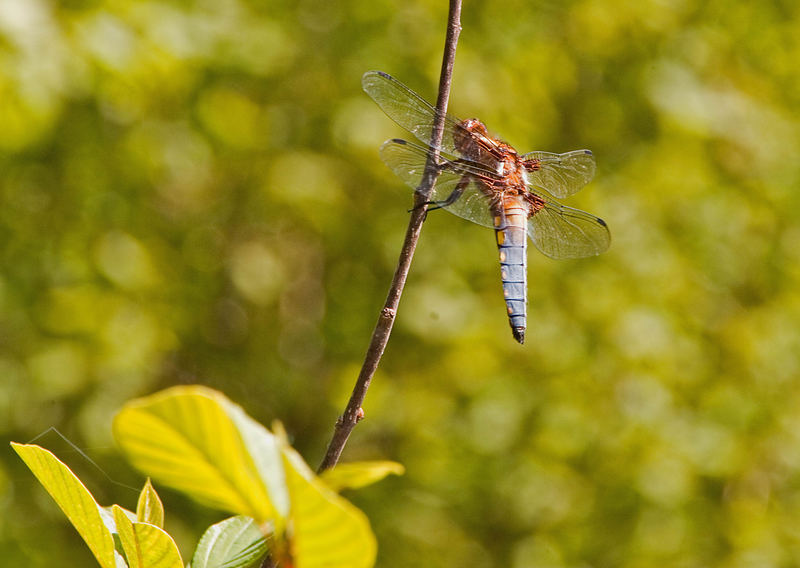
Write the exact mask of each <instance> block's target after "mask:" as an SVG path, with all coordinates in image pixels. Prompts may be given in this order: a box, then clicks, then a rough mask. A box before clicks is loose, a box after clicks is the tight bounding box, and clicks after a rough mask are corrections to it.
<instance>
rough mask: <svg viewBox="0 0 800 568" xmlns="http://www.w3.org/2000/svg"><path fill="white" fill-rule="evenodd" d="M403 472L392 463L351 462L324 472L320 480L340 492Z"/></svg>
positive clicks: (397, 465) (399, 465)
mask: <svg viewBox="0 0 800 568" xmlns="http://www.w3.org/2000/svg"><path fill="white" fill-rule="evenodd" d="M405 471H406V470H405V468H404V467H403V466H402V464H399V463H397V462H393V461H368V462H351V463H342V464H339V465H337V466H336V467H334V468H332V469H329V470H326V471H324V472H323V473H322V475H320V479H322V481H324V482H325V484H326V485H327V486H328V487H330V488H331V489H333V490H334V491H341V490H342V489H358V488H359V487H364V486H366V485H370V484H372V483H375V482H377V481H380V480H381V479H383V478H384V477H386V476H387V475H391V474H394V475H403V473H405Z"/></svg>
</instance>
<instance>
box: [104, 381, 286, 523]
mask: <svg viewBox="0 0 800 568" xmlns="http://www.w3.org/2000/svg"><path fill="white" fill-rule="evenodd" d="M228 405H232V403H230V401H228V400H227V399H226V398H225V397H224V396H222V395H221V394H220V393H218V392H216V391H214V390H211V389H208V388H204V387H200V386H188V387H186V386H181V387H174V388H171V389H167V390H165V391H162V392H160V393H157V394H155V395H152V396H149V397H145V398H141V399H137V400H134V401H132V402H130V403H128V404H126V405H125V406H124V407H123V408H122V410H121V411H120V412H119V413H118V414H117V416H116V417H115V418H114V423H113V432H114V437H115V438H116V440H117V443H118V444H119V445H120V447H121V448H122V450H123V451H124V452H125V454H126V455H127V456H128V458H129V459H130V461H131V462H132V463H133V465H134V466H136V467H137V468H138V469H140V470H141V471H143V472H145V473H147V474H148V475H150V476H151V477H153V478H154V479H157V480H159V481H160V482H161V483H163V484H165V485H168V486H170V487H173V488H175V489H178V490H179V491H183V492H185V493H187V494H188V495H190V496H191V497H193V498H195V499H196V500H198V501H200V502H203V503H205V504H207V505H210V506H212V507H215V508H219V509H222V510H226V511H231V512H234V513H239V514H242V515H245V516H248V517H252V518H254V519H256V520H257V521H259V522H262V521H265V520H267V519H271V518H275V517H276V510H275V508H274V506H273V505H272V502H271V500H270V498H269V496H268V492H267V488H266V486H265V484H264V482H263V481H262V479H261V477H260V472H259V469H258V467H257V466H256V464H255V463H254V461H253V458H252V457H251V455H250V452H249V451H248V449H247V447H246V445H245V443H244V441H243V440H242V436H241V435H240V433H239V431H238V430H237V428H236V426H235V425H234V423H233V421H231V419H230V417H229V416H228V413H227V412H226V407H227V406H228Z"/></svg>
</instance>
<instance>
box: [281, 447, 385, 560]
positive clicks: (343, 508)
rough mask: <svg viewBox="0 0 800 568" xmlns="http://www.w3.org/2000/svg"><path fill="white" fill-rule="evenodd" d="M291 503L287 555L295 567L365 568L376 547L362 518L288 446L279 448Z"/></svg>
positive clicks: (357, 510) (372, 536) (373, 556)
mask: <svg viewBox="0 0 800 568" xmlns="http://www.w3.org/2000/svg"><path fill="white" fill-rule="evenodd" d="M283 458H284V469H285V470H286V484H287V486H288V488H289V499H290V501H291V519H292V525H291V526H292V532H291V535H290V538H289V542H290V552H291V556H292V558H293V559H294V561H295V565H296V567H297V568H369V567H371V566H373V565H374V563H375V554H376V552H377V544H376V543H375V536H374V535H373V534H372V530H371V529H370V526H369V521H368V520H367V517H366V515H364V513H362V512H361V511H360V510H359V509H357V508H356V507H354V506H353V505H351V504H350V503H349V502H348V501H347V500H345V499H344V498H342V497H340V496H339V495H338V494H336V493H335V492H334V491H332V490H331V489H329V488H328V487H327V486H326V485H325V484H324V483H323V482H322V481H320V479H319V478H318V477H317V476H316V475H314V472H313V471H311V468H309V467H308V465H307V464H306V463H305V462H304V461H303V458H302V457H301V456H300V454H298V453H297V452H296V451H295V450H294V449H292V448H291V447H290V446H289V445H288V444H287V445H285V446H284V447H283Z"/></svg>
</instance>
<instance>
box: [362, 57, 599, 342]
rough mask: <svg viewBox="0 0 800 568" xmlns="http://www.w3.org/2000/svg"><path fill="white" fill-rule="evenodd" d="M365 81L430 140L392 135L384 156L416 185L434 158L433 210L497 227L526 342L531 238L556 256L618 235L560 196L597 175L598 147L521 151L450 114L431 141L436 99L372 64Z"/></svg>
mask: <svg viewBox="0 0 800 568" xmlns="http://www.w3.org/2000/svg"><path fill="white" fill-rule="evenodd" d="M361 84H362V86H363V88H364V91H365V92H366V93H367V95H369V96H370V98H372V100H373V101H375V103H377V105H378V106H379V107H380V108H381V110H383V112H385V113H386V114H387V115H388V116H389V118H391V119H392V120H393V121H394V122H396V123H397V124H398V125H400V126H401V127H403V128H404V129H405V130H407V131H408V132H410V133H411V134H413V135H414V136H415V137H416V138H417V139H418V140H419V141H421V142H422V143H423V145H419V144H415V143H413V142H408V141H406V140H401V139H399V138H394V139H391V140H387V141H386V142H384V144H383V145H382V146H381V149H380V156H381V159H382V160H383V162H384V163H385V164H386V165H387V166H389V168H390V169H391V170H392V171H393V172H394V173H395V174H396V175H397V176H398V177H399V178H400V179H401V180H403V181H404V182H405V183H406V184H408V185H410V186H411V187H413V188H415V189H418V188H419V186H420V183H421V182H422V178H423V176H424V174H425V170H426V166H427V165H428V164H429V163H430V164H431V165H432V167H433V168H434V169H435V174H436V175H437V177H436V184H435V186H434V188H433V192H432V194H431V198H430V200H429V201H428V202H427V203H426V204H427V205H428V206H429V209H428V210H432V209H438V208H442V209H445V210H447V211H449V212H450V213H453V214H455V215H458V216H459V217H462V218H464V219H467V220H468V221H472V222H473V223H477V224H478V225H482V226H484V227H488V228H491V229H494V232H495V240H496V242H497V248H498V252H499V256H500V275H501V279H502V284H503V296H504V297H505V303H506V311H507V313H508V321H509V324H510V326H511V332H512V335H513V336H514V339H516V340H517V341H518V342H519V343H524V342H525V330H526V326H527V303H528V300H527V238H530V240H531V242H533V244H534V246H535V247H536V248H537V249H539V251H541V252H542V253H543V254H544V255H546V256H548V257H550V258H555V259H563V258H583V257H589V256H595V255H598V254H600V253H602V252H604V251H605V250H606V249H608V246H609V244H610V242H611V235H610V233H609V230H608V226H607V225H606V222H605V221H603V220H602V219H600V218H599V217H596V216H594V215H592V214H590V213H586V212H585V211H581V210H580V209H574V208H572V207H567V206H565V205H561V204H560V203H558V201H556V198H559V199H561V198H565V197H569V196H570V195H573V194H574V193H576V192H578V191H579V190H580V189H581V188H583V187H584V186H585V185H586V184H587V183H589V181H591V179H592V178H593V177H594V173H595V168H596V166H595V161H594V156H593V155H592V152H591V151H590V150H575V151H572V152H567V153H564V154H555V153H551V152H528V153H527V154H520V153H519V152H517V151H516V150H515V149H514V148H513V147H512V146H511V145H509V144H508V143H506V142H504V141H503V140H501V139H500V138H497V137H495V136H493V135H491V134H489V131H488V129H487V128H486V126H485V125H484V124H483V123H482V122H481V121H480V120H478V119H476V118H472V119H468V120H461V119H458V118H456V117H454V116H452V115H450V114H445V115H444V116H443V117H441V118H442V119H443V123H444V135H443V137H442V141H441V143H439V144H438V145H437V146H431V134H432V132H433V129H434V123H435V122H436V119H437V117H439V113H438V111H437V110H436V108H435V107H433V106H432V105H431V104H429V103H428V102H427V101H425V99H423V98H422V97H420V96H419V95H418V94H417V93H415V92H414V91H412V90H411V89H410V88H408V87H407V86H406V85H404V84H403V83H401V82H400V81H398V80H397V79H395V78H394V77H392V76H391V75H388V74H387V73H384V72H382V71H368V72H367V73H365V74H364V76H363V77H362V79H361Z"/></svg>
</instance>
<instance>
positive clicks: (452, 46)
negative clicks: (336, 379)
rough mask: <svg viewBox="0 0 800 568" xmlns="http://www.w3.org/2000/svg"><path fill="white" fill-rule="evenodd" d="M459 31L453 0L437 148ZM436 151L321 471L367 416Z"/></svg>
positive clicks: (431, 178) (435, 127)
mask: <svg viewBox="0 0 800 568" xmlns="http://www.w3.org/2000/svg"><path fill="white" fill-rule="evenodd" d="M459 33H461V0H450V13H449V16H448V21H447V37H446V39H445V45H444V55H443V57H442V71H441V75H440V76H439V95H438V97H437V99H436V110H437V111H438V112H437V115H436V120H435V122H434V124H433V132H432V133H431V146H432V147H433V148H438V147H439V146H440V145H441V142H442V136H443V132H444V116H445V112H446V111H447V101H448V99H449V97H450V84H451V82H452V77H453V63H454V61H455V57H456V44H457V43H458V35H459ZM437 154H438V153H437V152H434V155H433V156H429V157H428V163H427V165H426V167H425V175H424V176H423V178H422V182H421V183H420V185H419V187H418V188H417V191H416V193H415V194H414V209H413V210H412V211H411V218H410V219H409V221H408V229H406V237H405V241H404V242H403V248H402V249H401V251H400V259H399V260H398V262H397V269H396V270H395V272H394V277H393V278H392V284H391V286H390V288H389V294H388V296H387V297H386V303H385V304H384V305H383V309H382V310H381V314H380V317H379V318H378V322H377V324H376V325H375V331H373V332H372V340H371V341H370V344H369V348H368V349H367V355H366V357H365V358H364V365H363V366H362V367H361V372H360V373H359V375H358V380H356V385H355V387H354V388H353V394H352V395H351V396H350V401H349V402H348V403H347V407H346V408H345V410H344V413H343V414H342V415H341V416H340V417H339V419H338V420H337V421H336V426H335V428H334V432H333V437H332V438H331V441H330V443H329V444H328V449H327V451H326V452H325V458H324V459H323V460H322V463H321V464H320V466H319V469H318V472H323V471H325V470H326V469H330V468H332V467H333V466H335V465H336V463H337V462H338V461H339V456H340V455H341V454H342V450H343V449H344V446H345V444H346V443H347V439H348V438H349V437H350V433H351V432H352V431H353V428H355V425H356V424H357V423H358V422H359V420H361V418H362V417H363V416H364V411H363V410H362V409H361V404H362V403H363V402H364V397H366V396H367V389H369V384H370V382H371V381H372V376H373V375H374V374H375V370H376V369H377V368H378V363H380V360H381V357H382V356H383V351H384V349H385V348H386V343H387V342H388V341H389V335H391V333H392V326H393V325H394V319H395V316H396V315H397V306H398V304H399V303H400V296H401V295H402V294H403V287H404V286H405V283H406V278H407V277H408V270H409V268H410V267H411V259H412V258H413V257H414V250H415V249H416V247H417V241H418V240H419V234H420V231H421V230H422V223H423V222H424V221H425V214H426V211H427V206H426V203H427V202H428V201H429V200H430V196H431V192H432V191H433V184H434V182H435V181H436V176H437V174H438V172H437V169H436V167H435V163H436V162H435V160H436V158H437Z"/></svg>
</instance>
